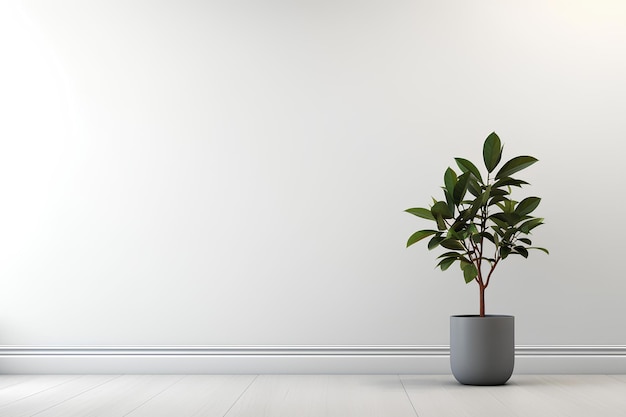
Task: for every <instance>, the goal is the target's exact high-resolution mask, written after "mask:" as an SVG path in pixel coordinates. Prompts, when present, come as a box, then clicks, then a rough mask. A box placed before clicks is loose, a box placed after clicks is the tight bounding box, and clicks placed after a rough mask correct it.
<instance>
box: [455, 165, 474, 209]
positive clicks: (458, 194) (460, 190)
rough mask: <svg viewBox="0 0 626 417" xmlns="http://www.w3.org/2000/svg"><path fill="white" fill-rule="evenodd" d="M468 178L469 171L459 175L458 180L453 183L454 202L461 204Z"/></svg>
mask: <svg viewBox="0 0 626 417" xmlns="http://www.w3.org/2000/svg"><path fill="white" fill-rule="evenodd" d="M469 179H470V173H469V172H466V173H464V174H462V175H461V176H460V177H459V180H458V181H457V183H456V184H455V186H454V192H453V193H452V197H453V198H454V203H455V204H457V205H458V204H461V201H463V197H465V193H466V192H467V183H468V181H469Z"/></svg>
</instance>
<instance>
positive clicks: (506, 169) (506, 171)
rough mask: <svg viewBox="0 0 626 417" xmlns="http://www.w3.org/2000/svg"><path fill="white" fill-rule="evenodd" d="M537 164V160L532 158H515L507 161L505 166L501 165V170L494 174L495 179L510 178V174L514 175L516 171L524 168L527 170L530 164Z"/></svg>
mask: <svg viewBox="0 0 626 417" xmlns="http://www.w3.org/2000/svg"><path fill="white" fill-rule="evenodd" d="M535 162H537V158H534V157H532V156H527V155H524V156H516V157H515V158H513V159H511V160H510V161H508V162H507V163H506V164H504V165H502V168H500V170H499V171H498V173H497V174H496V177H495V178H496V179H500V178H504V177H510V176H511V174H515V173H516V172H518V171H521V170H522V169H524V168H528V167H529V166H531V165H532V164H534V163H535Z"/></svg>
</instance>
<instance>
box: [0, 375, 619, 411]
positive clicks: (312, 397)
mask: <svg viewBox="0 0 626 417" xmlns="http://www.w3.org/2000/svg"><path fill="white" fill-rule="evenodd" d="M26 416H29V417H30V416H37V417H98V416H102V417H124V416H129V417H148V416H149V417H165V416H167V417H248V416H254V417H264V416H266V417H286V416H288V417H318V416H319V417H339V416H340V417H350V416H358V417H368V416H370V417H373V416H379V417H416V416H417V417H431V416H436V417H452V416H454V417H542V416H550V417H553V416H554V417H582V416H585V417H589V416H591V417H595V416H599V417H600V416H601V417H626V375H514V376H513V378H512V379H511V381H510V382H509V383H508V384H507V385H504V386H499V387H471V386H464V385H460V384H458V383H457V382H456V381H455V380H454V378H453V377H452V376H449V375H432V376H429V375H0V417H26Z"/></svg>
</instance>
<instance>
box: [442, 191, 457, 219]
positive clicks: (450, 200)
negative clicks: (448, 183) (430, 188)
mask: <svg viewBox="0 0 626 417" xmlns="http://www.w3.org/2000/svg"><path fill="white" fill-rule="evenodd" d="M443 193H444V194H445V196H446V203H447V204H448V210H449V211H450V213H452V217H454V211H455V206H454V199H453V198H452V194H450V193H449V192H448V190H444V192H443Z"/></svg>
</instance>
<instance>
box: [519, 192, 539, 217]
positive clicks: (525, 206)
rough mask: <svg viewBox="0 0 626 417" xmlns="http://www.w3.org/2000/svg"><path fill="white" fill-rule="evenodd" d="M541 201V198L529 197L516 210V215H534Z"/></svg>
mask: <svg viewBox="0 0 626 417" xmlns="http://www.w3.org/2000/svg"><path fill="white" fill-rule="evenodd" d="M540 202H541V199H540V198H539V197H528V198H525V199H523V200H522V201H520V202H519V204H518V205H517V207H516V208H515V213H516V214H518V215H519V216H526V215H527V214H530V213H532V212H533V211H534V210H535V209H536V208H537V206H539V203H540Z"/></svg>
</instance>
